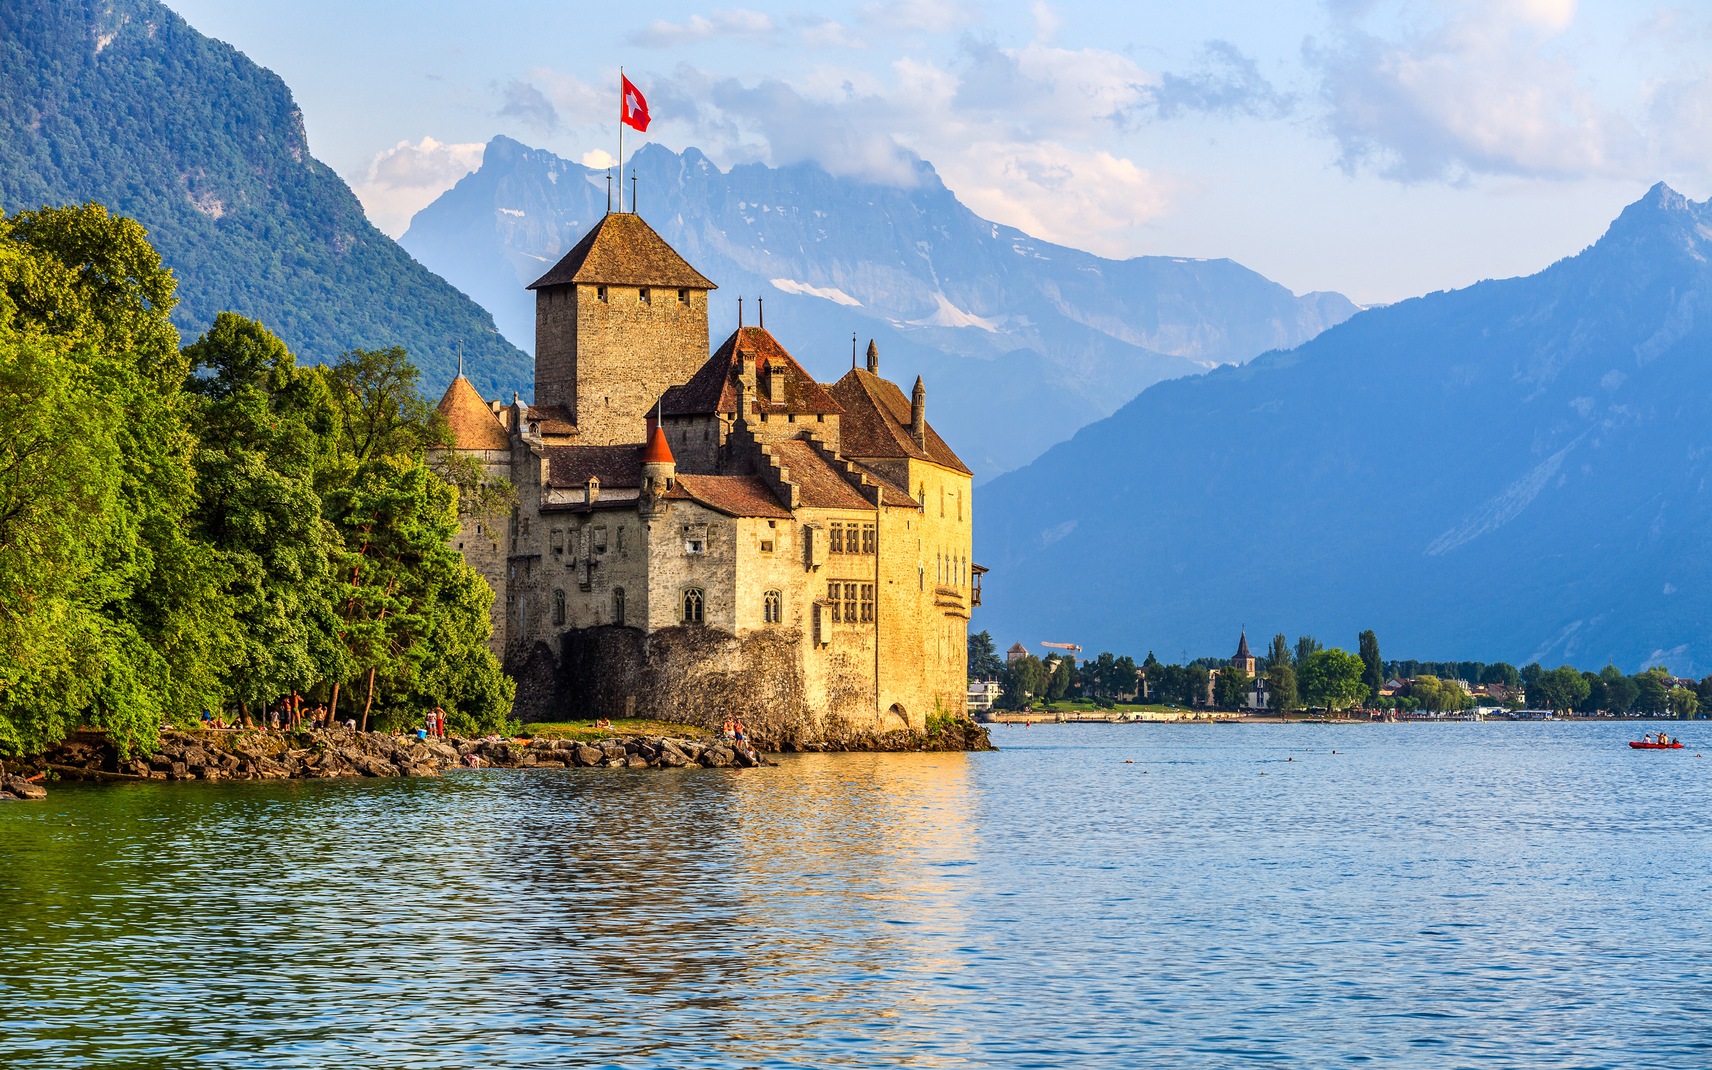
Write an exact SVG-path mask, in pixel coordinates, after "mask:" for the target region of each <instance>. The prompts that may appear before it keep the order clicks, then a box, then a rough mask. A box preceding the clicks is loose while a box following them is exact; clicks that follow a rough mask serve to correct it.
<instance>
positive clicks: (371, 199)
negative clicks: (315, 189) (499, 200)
mask: <svg viewBox="0 0 1712 1070" xmlns="http://www.w3.org/2000/svg"><path fill="white" fill-rule="evenodd" d="M483 148H484V146H482V145H480V144H467V145H448V144H444V143H442V142H439V141H435V140H434V139H433V138H431V137H424V138H423V139H422V140H421V141H418V142H416V143H415V144H411V143H410V142H409V141H400V142H399V143H398V144H397V145H395V146H393V147H392V148H390V149H387V150H386V151H385V152H381V153H378V154H376V156H375V158H374V159H372V160H370V161H369V166H368V170H367V172H366V173H365V174H364V177H363V180H362V181H361V182H358V183H356V185H355V186H354V187H353V189H354V192H355V193H356V195H357V197H358V199H359V200H361V201H362V202H363V210H364V211H365V212H366V213H367V214H368V217H369V220H370V221H371V222H373V223H374V225H375V226H377V227H379V228H380V229H381V230H383V231H385V232H386V233H388V234H390V235H392V236H393V237H395V238H396V237H398V236H399V235H400V234H403V233H404V231H405V229H406V228H407V227H409V226H410V218H411V216H414V215H415V214H416V213H417V212H419V211H421V210H422V209H423V208H426V207H427V206H428V205H429V203H431V202H432V201H433V200H434V198H436V197H438V196H439V195H440V194H442V193H444V192H446V191H447V190H448V189H451V188H452V187H453V186H454V185H456V184H457V182H458V180H459V179H460V178H463V177H464V176H465V175H467V174H469V173H470V172H471V171H474V170H475V169H476V168H478V167H480V166H481V161H482V149H483Z"/></svg>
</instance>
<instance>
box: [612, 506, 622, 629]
mask: <svg viewBox="0 0 1712 1070" xmlns="http://www.w3.org/2000/svg"><path fill="white" fill-rule="evenodd" d="M618 530H619V531H623V530H624V529H623V528H619V529H618ZM612 623H614V624H623V623H624V588H622V587H614V588H613V589H612Z"/></svg>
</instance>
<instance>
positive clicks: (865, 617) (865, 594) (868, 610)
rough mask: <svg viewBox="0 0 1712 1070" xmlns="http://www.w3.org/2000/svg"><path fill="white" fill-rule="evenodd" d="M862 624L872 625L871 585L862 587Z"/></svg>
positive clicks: (872, 598) (872, 599)
mask: <svg viewBox="0 0 1712 1070" xmlns="http://www.w3.org/2000/svg"><path fill="white" fill-rule="evenodd" d="M862 623H863V624H872V623H874V585H873V584H871V583H864V584H863V585H862Z"/></svg>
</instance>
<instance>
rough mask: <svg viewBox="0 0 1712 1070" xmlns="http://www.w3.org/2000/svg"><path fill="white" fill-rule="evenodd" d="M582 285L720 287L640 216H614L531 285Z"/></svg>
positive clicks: (595, 228)
mask: <svg viewBox="0 0 1712 1070" xmlns="http://www.w3.org/2000/svg"><path fill="white" fill-rule="evenodd" d="M578 282H583V283H602V282H604V283H613V284H615V285H620V286H664V287H674V288H679V289H690V290H712V289H715V286H714V285H713V283H711V282H709V281H708V279H707V276H705V275H703V274H702V273H701V272H699V271H697V270H696V269H695V268H693V267H690V265H689V261H687V260H685V259H684V258H683V257H681V256H679V255H678V251H677V250H676V249H674V248H672V247H671V246H670V245H667V244H666V239H664V238H662V237H660V235H659V234H657V233H655V232H654V228H653V227H650V226H649V225H648V224H646V223H644V222H642V217H641V216H639V215H637V214H636V213H634V212H608V213H607V214H606V216H605V217H604V218H602V219H601V221H600V222H599V223H596V224H595V225H594V229H592V230H590V231H589V232H588V233H587V234H585V235H583V240H582V241H579V242H577V244H576V245H575V246H573V247H572V248H571V251H570V252H568V253H566V254H565V256H564V258H563V259H562V260H560V261H559V262H558V263H557V264H554V265H553V269H552V270H551V271H549V272H547V273H546V274H545V275H543V276H541V277H540V278H538V279H536V280H535V281H534V282H532V283H530V284H529V289H531V290H539V289H541V288H543V287H547V286H569V285H571V284H572V283H578Z"/></svg>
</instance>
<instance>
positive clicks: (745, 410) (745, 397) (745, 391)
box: [737, 349, 756, 424]
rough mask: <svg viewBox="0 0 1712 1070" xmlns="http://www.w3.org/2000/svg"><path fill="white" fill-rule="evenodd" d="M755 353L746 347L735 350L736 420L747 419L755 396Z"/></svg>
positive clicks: (741, 421)
mask: <svg viewBox="0 0 1712 1070" xmlns="http://www.w3.org/2000/svg"><path fill="white" fill-rule="evenodd" d="M755 393H756V390H755V354H754V353H752V352H750V351H749V350H747V349H739V350H738V351H737V422H738V423H740V424H741V423H747V422H748V421H749V409H750V407H751V406H752V405H753V399H754V396H755Z"/></svg>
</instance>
